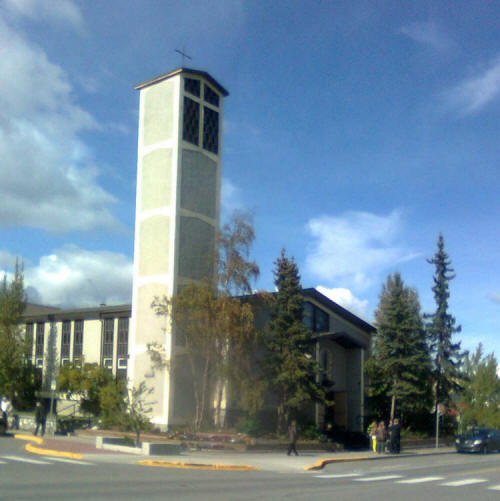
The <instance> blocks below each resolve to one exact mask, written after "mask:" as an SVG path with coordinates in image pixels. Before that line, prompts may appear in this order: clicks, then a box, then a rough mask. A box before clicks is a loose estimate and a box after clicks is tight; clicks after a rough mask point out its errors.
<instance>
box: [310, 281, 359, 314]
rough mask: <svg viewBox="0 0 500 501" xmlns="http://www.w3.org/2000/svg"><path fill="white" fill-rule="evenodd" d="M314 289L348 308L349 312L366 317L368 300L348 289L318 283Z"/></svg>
mask: <svg viewBox="0 0 500 501" xmlns="http://www.w3.org/2000/svg"><path fill="white" fill-rule="evenodd" d="M316 290H318V291H319V292H321V294H323V295H325V296H326V297H328V298H330V299H331V300H332V301H334V302H335V303H337V304H339V305H340V306H342V307H344V308H345V309H346V310H349V311H350V312H351V313H354V314H355V315H358V316H360V317H362V318H367V314H368V300H367V299H359V298H357V297H356V296H355V295H354V294H353V293H352V292H351V291H350V290H349V289H344V288H341V287H338V288H328V287H323V286H322V285H318V286H317V287H316Z"/></svg>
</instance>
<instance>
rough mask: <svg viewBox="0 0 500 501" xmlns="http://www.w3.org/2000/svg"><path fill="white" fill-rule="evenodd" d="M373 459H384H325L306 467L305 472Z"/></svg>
mask: <svg viewBox="0 0 500 501" xmlns="http://www.w3.org/2000/svg"><path fill="white" fill-rule="evenodd" d="M371 459H382V458H371V457H361V456H360V457H353V458H325V459H320V460H318V461H317V462H316V463H315V464H313V465H310V466H304V470H305V471H315V470H322V469H323V468H324V467H325V466H326V465H327V464H331V463H348V462H350V461H367V460H371Z"/></svg>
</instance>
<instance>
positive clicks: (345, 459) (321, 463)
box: [304, 451, 455, 471]
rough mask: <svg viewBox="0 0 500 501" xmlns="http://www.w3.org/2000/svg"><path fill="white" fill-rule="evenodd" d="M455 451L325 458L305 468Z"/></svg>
mask: <svg viewBox="0 0 500 501" xmlns="http://www.w3.org/2000/svg"><path fill="white" fill-rule="evenodd" d="M454 453H455V451H442V452H424V453H422V454H417V453H406V454H405V453H403V454H389V455H380V456H355V457H343V458H325V459H320V460H318V461H317V462H316V463H315V464H313V465H310V466H304V470H305V471H315V470H322V469H323V468H324V467H325V466H326V465H327V464H331V463H348V462H350V461H353V462H354V461H380V460H382V459H398V458H411V457H424V456H435V455H437V454H454Z"/></svg>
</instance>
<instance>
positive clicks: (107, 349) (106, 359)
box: [102, 318, 115, 369]
mask: <svg viewBox="0 0 500 501" xmlns="http://www.w3.org/2000/svg"><path fill="white" fill-rule="evenodd" d="M114 326H115V319H114V318H105V319H104V325H103V329H104V331H103V333H102V364H103V365H104V367H108V368H109V369H111V368H112V367H113V337H114Z"/></svg>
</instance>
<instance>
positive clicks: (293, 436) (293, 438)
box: [287, 419, 299, 456]
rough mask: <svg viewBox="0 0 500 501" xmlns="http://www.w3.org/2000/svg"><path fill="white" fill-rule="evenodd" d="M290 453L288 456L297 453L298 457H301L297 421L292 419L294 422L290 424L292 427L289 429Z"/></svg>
mask: <svg viewBox="0 0 500 501" xmlns="http://www.w3.org/2000/svg"><path fill="white" fill-rule="evenodd" d="M288 442H289V445H288V452H287V454H288V455H290V454H291V453H292V452H294V453H295V455H296V456H298V455H299V453H298V452H297V447H296V445H297V421H295V419H292V422H291V423H290V426H289V427H288Z"/></svg>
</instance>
